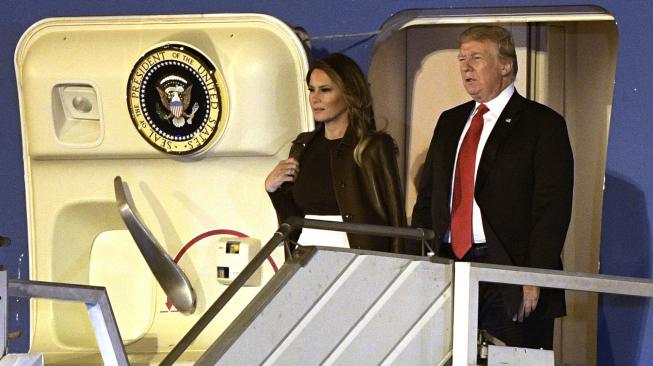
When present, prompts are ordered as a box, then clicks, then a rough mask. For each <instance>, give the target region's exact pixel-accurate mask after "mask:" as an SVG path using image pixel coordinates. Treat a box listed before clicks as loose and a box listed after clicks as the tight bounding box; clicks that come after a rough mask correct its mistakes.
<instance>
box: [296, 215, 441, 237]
mask: <svg viewBox="0 0 653 366" xmlns="http://www.w3.org/2000/svg"><path fill="white" fill-rule="evenodd" d="M291 219H293V220H296V222H297V224H298V225H300V226H302V227H304V228H307V229H321V230H333V231H344V232H347V233H350V234H365V235H375V236H389V237H395V238H406V239H418V240H432V239H433V237H435V233H433V231H432V230H428V229H422V228H409V227H394V226H382V225H368V224H352V223H349V222H334V221H323V220H312V219H302V218H298V217H292V218H291Z"/></svg>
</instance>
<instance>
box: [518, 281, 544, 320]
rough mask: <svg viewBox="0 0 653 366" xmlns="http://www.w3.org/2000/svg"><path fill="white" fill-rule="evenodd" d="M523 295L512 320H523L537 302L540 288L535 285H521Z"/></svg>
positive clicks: (533, 309)
mask: <svg viewBox="0 0 653 366" xmlns="http://www.w3.org/2000/svg"><path fill="white" fill-rule="evenodd" d="M522 289H523V295H522V300H521V305H519V309H517V313H516V314H515V315H513V317H512V321H513V322H520V323H521V322H523V321H524V319H526V318H528V316H529V315H531V313H532V312H533V311H535V308H536V307H537V302H538V301H539V300H540V288H539V287H537V286H527V285H524V286H522Z"/></svg>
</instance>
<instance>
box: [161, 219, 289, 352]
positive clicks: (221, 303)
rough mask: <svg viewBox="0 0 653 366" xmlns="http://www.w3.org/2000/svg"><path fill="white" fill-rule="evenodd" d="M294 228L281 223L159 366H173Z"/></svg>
mask: <svg viewBox="0 0 653 366" xmlns="http://www.w3.org/2000/svg"><path fill="white" fill-rule="evenodd" d="M295 229H297V227H296V226H293V225H292V224H289V223H283V224H281V226H279V228H278V229H277V231H276V232H275V233H274V235H273V236H272V238H271V239H270V240H269V241H268V242H267V243H266V244H265V245H264V246H263V248H261V250H260V251H259V252H258V253H256V255H255V256H254V258H253V259H252V261H251V262H249V263H248V264H247V266H245V268H244V269H243V271H242V272H240V274H239V275H238V276H236V278H235V279H234V280H233V282H232V283H231V284H230V285H229V286H228V287H227V289H226V290H225V291H224V292H223V293H222V294H221V295H220V296H219V297H218V299H217V300H215V302H214V303H213V304H212V305H211V307H209V308H208V309H207V310H206V312H205V313H204V314H202V316H201V317H200V318H199V319H198V320H197V322H196V323H195V324H194V325H193V327H192V328H190V330H189V331H188V332H187V333H186V335H184V337H183V338H182V339H181V340H180V341H179V343H177V344H176V345H175V347H174V348H173V349H172V350H171V351H170V353H168V354H167V355H166V357H165V358H164V359H163V361H161V363H160V364H159V365H173V364H174V362H175V361H176V360H177V359H178V358H179V356H181V354H182V353H183V352H184V351H185V350H186V348H188V346H190V345H191V343H193V341H194V340H195V339H196V338H197V336H199V334H200V333H201V332H202V331H203V330H204V328H206V326H207V325H209V323H210V322H211V320H213V318H215V316H216V315H218V313H219V312H220V310H222V308H224V307H225V305H227V303H228V302H229V300H231V298H232V297H234V295H235V294H236V292H238V290H240V288H241V287H242V286H243V285H244V284H245V283H246V282H247V280H249V278H250V277H251V276H252V275H253V274H254V272H256V270H257V269H258V267H259V266H260V265H261V264H263V262H265V260H266V259H267V258H268V256H269V255H271V254H272V252H273V251H274V250H275V249H276V248H277V246H279V244H280V243H282V242H283V241H284V239H285V238H286V237H287V236H288V235H290V234H291V233H292V232H293V231H294V230H295Z"/></svg>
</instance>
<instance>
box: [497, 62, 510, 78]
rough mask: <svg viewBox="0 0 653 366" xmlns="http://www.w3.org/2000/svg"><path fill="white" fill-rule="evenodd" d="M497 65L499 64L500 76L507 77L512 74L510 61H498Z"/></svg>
mask: <svg viewBox="0 0 653 366" xmlns="http://www.w3.org/2000/svg"><path fill="white" fill-rule="evenodd" d="M499 63H500V64H501V76H508V75H510V74H511V73H512V60H506V61H505V62H501V60H499Z"/></svg>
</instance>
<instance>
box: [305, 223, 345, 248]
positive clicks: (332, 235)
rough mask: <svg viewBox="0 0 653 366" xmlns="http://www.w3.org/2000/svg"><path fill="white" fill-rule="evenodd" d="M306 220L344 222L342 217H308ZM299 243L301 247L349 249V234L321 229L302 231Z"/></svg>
mask: <svg viewBox="0 0 653 366" xmlns="http://www.w3.org/2000/svg"><path fill="white" fill-rule="evenodd" d="M304 218H305V219H311V220H324V221H334V222H342V216H340V215H306V216H305V217H304ZM297 242H298V243H299V244H301V245H320V246H324V247H337V248H349V240H348V239H347V233H345V232H343V231H331V230H320V229H306V228H303V229H302V234H301V235H300V236H299V240H297Z"/></svg>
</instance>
